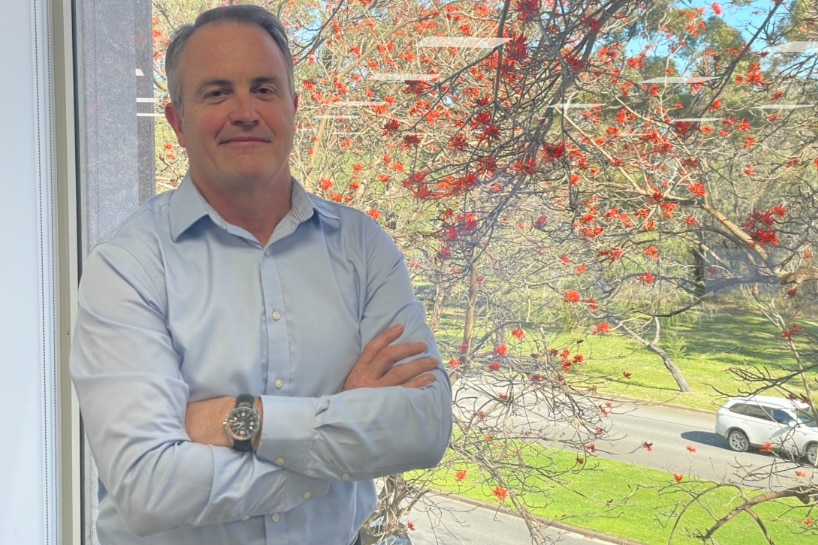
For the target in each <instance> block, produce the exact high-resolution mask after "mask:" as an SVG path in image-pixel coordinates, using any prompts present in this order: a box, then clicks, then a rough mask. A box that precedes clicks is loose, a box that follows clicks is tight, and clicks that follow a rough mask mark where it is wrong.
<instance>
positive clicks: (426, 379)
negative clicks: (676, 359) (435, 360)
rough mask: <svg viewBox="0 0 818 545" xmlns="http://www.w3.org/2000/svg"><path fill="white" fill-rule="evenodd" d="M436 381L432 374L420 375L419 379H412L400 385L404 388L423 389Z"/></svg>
mask: <svg viewBox="0 0 818 545" xmlns="http://www.w3.org/2000/svg"><path fill="white" fill-rule="evenodd" d="M435 380H437V377H436V376H434V375H433V374H432V373H426V374H424V375H420V376H419V377H416V378H413V379H412V380H410V381H409V382H405V383H403V384H401V386H403V387H404V388H423V387H424V386H428V385H430V384H431V383H433V382H434V381H435Z"/></svg>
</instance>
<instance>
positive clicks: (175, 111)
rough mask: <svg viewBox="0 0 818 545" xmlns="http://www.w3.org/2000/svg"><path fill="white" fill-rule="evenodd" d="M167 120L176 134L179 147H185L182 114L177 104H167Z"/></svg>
mask: <svg viewBox="0 0 818 545" xmlns="http://www.w3.org/2000/svg"><path fill="white" fill-rule="evenodd" d="M165 119H167V120H168V123H170V126H171V127H172V128H173V132H175V133H176V140H177V141H178V142H179V145H180V146H182V147H183V148H184V147H185V133H184V131H183V129H182V112H181V111H180V110H179V108H177V107H176V104H174V103H172V102H168V103H167V104H165Z"/></svg>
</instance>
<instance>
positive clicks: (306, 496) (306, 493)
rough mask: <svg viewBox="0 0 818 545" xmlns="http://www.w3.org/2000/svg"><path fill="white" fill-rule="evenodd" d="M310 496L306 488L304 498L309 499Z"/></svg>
mask: <svg viewBox="0 0 818 545" xmlns="http://www.w3.org/2000/svg"><path fill="white" fill-rule="evenodd" d="M311 497H312V492H310V491H309V490H307V491H306V492H304V499H305V500H308V499H310V498H311Z"/></svg>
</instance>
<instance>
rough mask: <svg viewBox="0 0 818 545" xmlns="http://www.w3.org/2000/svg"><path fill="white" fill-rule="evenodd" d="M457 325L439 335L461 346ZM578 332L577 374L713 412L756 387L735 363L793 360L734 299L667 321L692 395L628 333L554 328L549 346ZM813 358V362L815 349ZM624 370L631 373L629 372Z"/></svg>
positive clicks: (519, 351) (667, 341) (811, 328)
mask: <svg viewBox="0 0 818 545" xmlns="http://www.w3.org/2000/svg"><path fill="white" fill-rule="evenodd" d="M455 323H456V321H455V322H453V323H452V325H451V326H449V328H447V330H446V331H443V332H441V333H439V334H438V335H439V337H440V338H442V339H444V340H445V341H448V342H447V343H446V344H448V345H449V346H457V345H458V344H459V342H460V341H459V339H460V335H462V332H460V331H457V330H456V328H455V325H454V324H455ZM799 325H801V326H802V327H803V328H804V330H805V331H806V332H809V333H811V334H813V335H818V324H817V323H815V322H802V321H799ZM478 336H479V335H478ZM580 338H581V339H582V341H583V342H582V344H581V345H579V347H578V348H577V349H576V350H575V352H574V353H581V354H582V355H583V356H584V358H585V361H586V362H587V363H586V364H584V365H581V366H577V367H575V370H574V371H573V372H574V373H577V374H580V375H581V376H579V377H577V376H575V377H574V378H575V379H576V378H580V379H582V378H586V379H588V380H589V381H591V382H594V383H596V384H597V389H598V391H600V392H603V393H607V394H612V395H620V396H627V397H631V398H635V399H641V400H646V401H652V402H659V403H671V404H675V405H679V406H683V407H689V408H696V409H704V410H711V411H715V410H716V409H717V408H718V407H719V406H720V405H721V404H722V403H723V401H724V400H725V398H726V395H725V393H726V394H729V395H735V394H738V393H742V392H747V391H748V390H749V389H751V388H753V387H755V386H758V385H748V384H747V382H746V381H743V380H741V379H739V378H738V377H737V376H736V375H735V374H734V373H732V372H731V369H733V368H738V369H744V370H748V369H753V368H756V369H765V370H767V371H769V372H770V373H771V374H773V375H776V374H778V375H780V374H782V373H784V372H787V371H790V370H791V369H792V368H793V367H794V365H795V360H794V358H793V355H792V354H791V353H790V352H789V350H788V348H787V346H786V344H785V343H784V341H783V339H782V338H781V335H780V332H779V330H778V329H777V328H776V327H775V326H774V325H773V324H772V323H771V322H770V321H769V320H767V319H765V318H764V317H763V316H761V315H759V314H757V313H755V312H754V311H753V310H752V309H749V308H745V307H741V306H737V305H736V304H735V303H730V304H725V305H723V306H722V307H720V308H719V309H718V311H713V312H711V313H704V312H699V311H694V310H692V311H689V312H688V313H687V314H686V315H685V316H684V319H676V320H674V321H672V322H669V323H663V325H662V337H661V342H660V344H661V347H662V348H663V349H664V350H665V351H666V352H668V354H669V355H670V356H671V357H672V359H673V361H674V362H675V363H676V364H677V365H678V366H679V369H680V370H681V373H682V375H683V376H684V378H685V379H686V380H687V382H688V384H689V386H690V387H691V388H692V392H688V393H682V392H680V390H679V387H678V385H677V384H676V382H675V380H674V379H673V377H672V376H671V374H670V373H669V372H668V371H667V370H666V369H665V367H664V365H663V363H662V360H661V359H660V358H659V356H658V355H656V354H655V353H653V352H650V351H649V350H648V349H646V348H645V347H643V346H642V345H640V344H639V343H638V342H637V341H635V340H633V339H630V338H628V337H626V336H625V335H622V334H619V333H616V332H614V333H611V334H607V335H591V336H584V337H580V334H579V333H577V334H573V333H566V332H565V331H563V330H561V329H559V328H558V327H557V326H552V332H551V338H550V339H549V340H550V343H551V346H557V347H562V346H577V345H576V341H577V340H579V339H580ZM802 338H804V339H806V338H807V335H803V336H802ZM509 348H510V350H511V352H512V354H516V355H523V356H524V355H526V354H528V353H530V352H532V351H535V350H533V347H532V346H531V345H529V344H526V343H515V341H514V340H513V339H512V340H510V341H509ZM807 358H808V359H809V358H812V359H813V360H814V358H815V354H814V352H813V353H811V354H808V355H807ZM625 372H627V373H629V375H630V378H626V377H625V375H624V373H625ZM808 377H810V379H811V380H812V381H813V384H814V383H815V381H816V380H818V372H816V371H812V372H810V373H809V374H808ZM574 382H576V380H575V381H574ZM790 386H791V387H792V389H793V390H795V391H798V392H799V393H800V392H802V391H803V385H802V384H800V383H797V382H791V383H790ZM779 395H780V394H779Z"/></svg>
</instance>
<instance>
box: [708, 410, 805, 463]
mask: <svg viewBox="0 0 818 545" xmlns="http://www.w3.org/2000/svg"><path fill="white" fill-rule="evenodd" d="M716 433H717V434H718V435H720V436H722V437H724V438H725V439H727V444H728V445H729V446H730V448H731V449H733V450H737V451H739V452H744V451H746V450H748V449H749V448H750V446H751V445H753V446H757V447H763V446H766V445H769V449H770V450H776V451H781V452H786V453H789V454H791V455H793V456H796V457H800V456H804V457H806V459H807V461H808V462H809V463H810V465H816V459H818V426H816V423H815V419H814V418H813V415H812V411H811V410H810V408H809V405H807V404H806V403H801V402H800V401H794V400H789V399H784V398H781V397H769V396H749V397H731V398H730V399H728V400H727V403H725V404H724V405H723V406H722V407H721V408H720V409H719V411H718V413H716Z"/></svg>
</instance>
